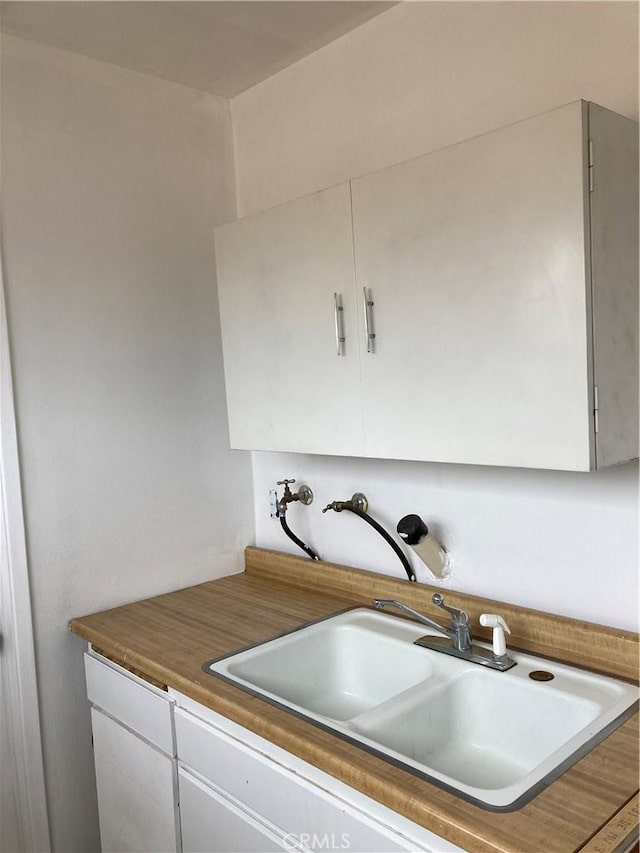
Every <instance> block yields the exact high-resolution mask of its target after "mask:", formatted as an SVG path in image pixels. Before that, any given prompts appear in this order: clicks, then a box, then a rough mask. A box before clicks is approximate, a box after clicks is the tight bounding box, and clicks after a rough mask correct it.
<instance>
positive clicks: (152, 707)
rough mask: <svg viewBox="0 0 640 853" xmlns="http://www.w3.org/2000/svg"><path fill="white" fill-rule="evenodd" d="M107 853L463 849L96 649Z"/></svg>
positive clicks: (96, 724) (91, 663) (97, 746)
mask: <svg viewBox="0 0 640 853" xmlns="http://www.w3.org/2000/svg"><path fill="white" fill-rule="evenodd" d="M85 672H86V678H87V695H88V698H89V701H90V702H91V703H92V708H91V722H92V727H93V747H94V758H95V766H96V784H97V790H98V810H99V816H100V837H101V842H102V850H103V853H181V851H184V853H270V851H280V850H284V851H299V853H310V851H318V853H341V851H349V853H396V851H405V853H409V851H411V853H413V851H430V853H460V848H458V847H455V846H454V845H452V844H450V843H449V842H447V841H445V840H444V839H442V838H439V837H438V836H437V835H434V834H433V833H432V832H429V831H428V830H426V829H424V828H423V827H420V826H418V825H417V824H415V823H412V822H411V821H409V820H407V819H406V818H403V817H401V816H400V815H399V814H397V813H396V812H394V811H392V810H391V809H388V808H386V807H385V806H382V805H381V804H380V803H378V802H376V801H375V800H372V799H371V798H369V797H367V796H365V795H364V794H361V793H360V792H359V791H356V790H355V789H353V788H351V787H349V786H348V785H345V784H344V783H342V782H340V781H338V780H337V779H335V778H334V777H332V776H329V775H328V774H327V773H324V772H323V771H321V770H318V769H317V768H316V767H313V766H312V765H310V764H308V763H307V762H305V761H302V760H301V759H299V758H297V757H296V756H294V755H292V754H291V753H288V752H287V751H286V750H284V749H281V748H280V747H277V746H275V745H274V744H272V743H271V742H269V741H267V740H265V739H264V738H261V737H259V736H257V735H255V734H253V733H252V732H250V731H248V730H247V729H245V728H243V727H242V726H239V725H237V724H236V723H233V722H232V721H231V720H228V719H227V718H225V717H223V716H221V715H220V714H217V713H215V712H214V711H211V710H209V709H208V708H205V707H204V706H203V705H200V704H199V703H198V702H195V701H193V700H192V699H189V698H188V697H186V696H183V695H182V694H180V693H177V692H174V691H171V690H170V691H169V692H168V693H167V692H166V691H163V690H159V689H157V688H155V687H153V686H152V685H150V684H147V682H145V681H143V680H142V679H140V678H138V677H136V676H135V675H133V674H131V673H129V672H128V671H127V670H125V669H123V668H122V667H119V666H117V665H116V664H113V663H111V662H110V661H108V660H106V659H104V658H102V657H101V656H100V655H98V654H96V653H95V652H93V651H91V652H89V653H88V654H86V655H85Z"/></svg>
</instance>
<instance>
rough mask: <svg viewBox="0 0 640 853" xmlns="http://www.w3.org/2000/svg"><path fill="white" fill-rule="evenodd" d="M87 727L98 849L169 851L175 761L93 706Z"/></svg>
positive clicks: (173, 843) (173, 836)
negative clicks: (92, 762) (93, 769)
mask: <svg viewBox="0 0 640 853" xmlns="http://www.w3.org/2000/svg"><path fill="white" fill-rule="evenodd" d="M91 726H92V728H93V754H94V759H95V765H96V786H97V789H98V814H99V817H100V841H101V844H102V850H103V851H104V853H107V851H109V853H116V851H117V852H118V853H120V851H130V853H143V851H145V853H161V851H173V853H175V851H176V850H178V849H179V846H178V843H177V832H176V830H177V826H176V796H175V791H176V761H175V759H172V758H169V757H167V756H166V755H164V754H163V753H162V752H160V751H159V750H157V749H155V748H154V747H153V746H151V745H150V744H149V743H147V741H145V740H143V739H142V738H140V737H138V736H137V735H135V734H133V732H130V731H129V730H128V729H126V728H125V727H124V726H121V725H120V724H119V723H117V722H116V721H115V720H113V719H112V718H111V717H108V716H107V715H106V714H104V713H103V712H102V711H100V710H98V709H97V708H92V709H91Z"/></svg>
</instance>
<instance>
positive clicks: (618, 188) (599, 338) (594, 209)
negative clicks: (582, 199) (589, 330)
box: [589, 104, 638, 468]
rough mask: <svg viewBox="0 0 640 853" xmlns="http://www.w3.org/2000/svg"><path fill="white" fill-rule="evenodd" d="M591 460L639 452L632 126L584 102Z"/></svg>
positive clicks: (611, 461)
mask: <svg viewBox="0 0 640 853" xmlns="http://www.w3.org/2000/svg"><path fill="white" fill-rule="evenodd" d="M589 136H590V139H591V142H592V149H593V163H594V165H593V192H592V193H591V244H592V259H591V267H592V287H593V328H594V378H595V384H596V385H597V386H598V401H599V411H598V422H599V430H598V435H597V465H598V468H604V467H606V466H607V465H615V464H616V463H619V462H627V461H629V460H630V459H636V458H637V457H638V125H637V123H636V122H634V121H631V120H630V119H627V118H624V117H623V116H619V115H616V113H612V112H610V111H609V110H605V109H603V108H602V107H599V106H596V105H595V104H590V105H589Z"/></svg>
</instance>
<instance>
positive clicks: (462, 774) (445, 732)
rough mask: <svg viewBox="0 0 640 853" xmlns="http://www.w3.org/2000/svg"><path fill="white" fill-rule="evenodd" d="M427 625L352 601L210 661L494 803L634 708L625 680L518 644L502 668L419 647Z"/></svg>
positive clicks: (540, 782)
mask: <svg viewBox="0 0 640 853" xmlns="http://www.w3.org/2000/svg"><path fill="white" fill-rule="evenodd" d="M425 634H434V635H435V634H436V632H434V631H431V630H428V629H427V630H425V626H424V625H420V624H419V623H417V622H412V621H409V620H407V619H401V618H398V617H395V616H391V615H386V614H382V613H379V612H377V611H375V610H370V609H368V608H363V607H360V608H353V609H350V610H348V611H345V612H342V613H339V614H337V615H335V616H332V617H329V618H327V619H324V620H321V621H319V622H314V623H311V624H309V625H306V626H303V627H302V628H299V629H297V630H295V631H293V632H291V633H288V634H285V635H283V636H279V637H277V638H275V639H273V640H269V641H267V642H265V643H261V644H259V645H256V646H252V647H251V648H248V649H245V650H243V651H240V652H238V653H236V654H233V655H230V656H227V657H225V658H220V659H217V660H215V661H212V662H209V663H207V664H205V665H204V667H203V668H204V669H205V671H206V672H210V673H211V674H213V675H216V676H218V677H220V678H223V679H225V680H227V681H230V682H232V683H233V684H236V685H237V686H239V687H241V688H243V689H245V690H248V691H249V692H251V693H254V694H257V695H259V696H261V697H262V698H264V699H266V700H267V701H270V702H272V703H275V704H277V705H279V706H283V707H285V708H288V709H290V710H291V711H293V712H296V713H297V714H299V715H302V716H303V717H305V718H306V719H308V720H310V721H311V722H313V723H315V724H316V725H318V726H321V727H322V728H325V729H329V730H331V731H332V732H334V733H336V734H337V735H339V736H340V737H343V738H345V739H347V740H349V741H351V742H354V743H357V744H358V745H359V746H361V747H363V748H364V749H366V750H369V751H371V752H374V753H375V754H377V755H380V756H382V757H384V758H386V759H387V760H389V761H391V762H393V763H394V764H397V765H400V766H402V767H403V768H404V769H406V770H409V771H410V772H413V773H415V774H416V775H419V776H421V777H423V778H426V779H428V780H429V781H431V782H433V783H435V784H436V785H439V786H440V787H443V788H445V789H447V790H449V791H452V792H453V793H455V794H457V795H458V796H461V797H463V798H464V799H467V800H469V801H471V802H473V803H475V804H476V805H480V806H482V807H484V808H489V809H492V810H495V811H512V810H514V809H516V808H519V807H520V806H522V805H523V804H524V803H526V802H527V801H528V800H529V799H531V798H532V797H533V796H534V795H535V794H536V793H538V791H540V790H541V789H542V788H543V787H545V786H546V785H548V784H549V783H550V782H551V781H553V780H554V779H556V778H557V777H558V776H559V775H560V774H561V773H563V772H564V771H565V770H566V769H567V768H568V767H570V766H571V765H572V764H573V763H575V762H576V761H577V760H578V759H579V758H581V757H582V756H583V755H584V754H586V752H588V751H589V750H590V749H592V748H593V746H595V744H597V743H598V742H600V741H601V740H602V739H604V737H606V736H607V734H609V733H610V732H611V731H612V730H613V729H614V728H616V727H617V726H618V725H620V723H621V722H622V721H623V720H624V719H626V718H627V717H628V716H630V715H631V714H632V713H633V711H634V710H635V708H636V707H637V704H638V695H639V694H638V689H637V687H635V686H633V685H631V684H628V683H626V682H624V681H619V680H617V679H614V678H609V677H605V676H601V675H597V674H594V673H591V672H587V671H584V670H581V669H578V668H575V667H571V666H568V665H565V664H559V663H551V662H549V661H547V660H543V659H541V658H536V657H535V656H533V655H528V654H519V653H513V654H511V653H510V654H511V657H512V658H513V659H514V660H515V661H516V663H517V665H516V666H514V667H513V668H512V669H510V670H508V671H507V672H499V671H495V670H491V669H487V668H485V667H483V666H478V665H477V664H474V663H469V662H467V661H465V660H461V659H458V658H455V657H450V656H449V655H445V654H442V653H440V652H437V651H433V650H430V649H426V648H423V647H421V646H416V645H414V642H415V641H416V640H417V639H419V638H420V637H423V636H425ZM538 679H543V680H538Z"/></svg>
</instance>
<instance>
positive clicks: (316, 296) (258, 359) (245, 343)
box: [216, 184, 364, 456]
mask: <svg viewBox="0 0 640 853" xmlns="http://www.w3.org/2000/svg"><path fill="white" fill-rule="evenodd" d="M216 261H217V269H218V290H219V298H220V314H221V320H222V341H223V348H224V363H225V377H226V387H227V402H228V407H229V431H230V438H231V446H232V447H235V448H248V449H254V450H286V451H300V452H309V453H325V454H337V455H357V456H361V455H363V452H364V446H363V438H362V411H361V399H360V357H359V352H358V337H357V335H358V329H357V322H356V313H355V309H356V305H355V288H354V263H353V239H352V229H351V197H350V188H349V184H342V185H339V186H337V187H333V188H331V189H328V190H325V191H323V192H319V193H316V194H315V195H312V196H309V197H305V198H302V199H299V200H297V201H294V202H291V203H288V204H284V205H281V206H280V207H277V208H274V209H272V210H267V211H265V212H263V213H258V214H255V215H253V216H249V217H247V218H245V219H241V220H238V221H237V222H232V223H230V224H228V225H224V226H222V227H221V228H218V229H216ZM339 338H344V340H343V341H340V340H338V339H339Z"/></svg>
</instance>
